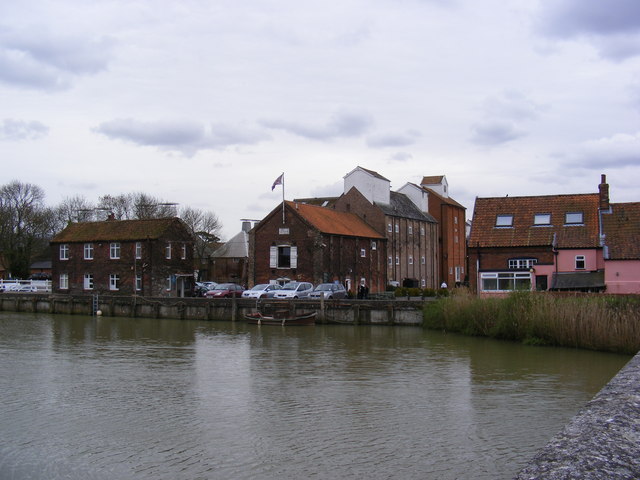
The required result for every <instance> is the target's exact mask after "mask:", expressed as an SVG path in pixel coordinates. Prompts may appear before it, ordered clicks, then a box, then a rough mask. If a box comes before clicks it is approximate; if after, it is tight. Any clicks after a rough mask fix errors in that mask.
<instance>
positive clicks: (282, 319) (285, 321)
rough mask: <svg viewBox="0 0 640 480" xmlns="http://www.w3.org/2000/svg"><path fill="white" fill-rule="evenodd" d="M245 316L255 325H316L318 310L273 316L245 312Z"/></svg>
mask: <svg viewBox="0 0 640 480" xmlns="http://www.w3.org/2000/svg"><path fill="white" fill-rule="evenodd" d="M244 318H245V320H246V321H247V323H252V324H255V325H281V326H286V325H314V324H315V323H316V312H311V313H303V314H301V315H296V316H294V317H290V316H288V315H282V316H271V315H264V314H263V313H261V312H253V313H245V314H244Z"/></svg>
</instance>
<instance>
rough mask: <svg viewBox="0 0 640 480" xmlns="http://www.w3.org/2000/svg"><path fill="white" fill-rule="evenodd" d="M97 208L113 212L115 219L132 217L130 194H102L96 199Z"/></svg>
mask: <svg viewBox="0 0 640 480" xmlns="http://www.w3.org/2000/svg"><path fill="white" fill-rule="evenodd" d="M98 210H104V211H105V212H108V213H110V214H113V216H114V217H115V219H116V220H129V219H131V218H134V215H133V201H132V196H131V195H124V194H120V195H115V196H114V195H103V196H102V197H100V198H99V199H98Z"/></svg>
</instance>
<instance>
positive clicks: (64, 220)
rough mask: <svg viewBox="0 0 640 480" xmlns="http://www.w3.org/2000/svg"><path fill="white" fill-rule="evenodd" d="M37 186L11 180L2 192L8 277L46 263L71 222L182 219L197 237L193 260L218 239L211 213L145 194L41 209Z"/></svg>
mask: <svg viewBox="0 0 640 480" xmlns="http://www.w3.org/2000/svg"><path fill="white" fill-rule="evenodd" d="M44 200H45V192H44V190H43V189H42V188H41V187H39V186H38V185H34V184H31V183H23V182H20V181H17V180H14V181H12V182H10V183H7V184H6V185H2V186H1V187H0V262H2V264H3V267H4V269H5V272H6V276H9V277H11V278H27V277H28V276H29V273H30V266H31V264H32V263H33V262H34V261H36V260H38V259H49V258H50V250H49V242H50V241H51V239H52V238H53V237H54V236H55V235H56V234H57V233H59V232H60V231H62V230H63V229H64V228H65V227H66V226H67V225H68V224H69V223H72V222H91V221H100V220H105V219H106V218H107V216H108V215H113V217H114V218H115V219H116V220H136V219H139V220H142V219H153V218H166V217H174V216H177V217H180V218H181V219H182V220H183V221H184V222H185V224H186V225H187V226H188V227H189V229H190V230H191V233H192V234H193V236H194V238H195V252H194V254H195V256H196V258H202V257H204V256H206V253H207V251H208V250H209V249H211V248H212V247H213V246H215V245H216V244H217V242H218V241H219V240H220V238H219V235H220V231H221V229H222V224H221V223H220V220H219V219H218V217H217V216H216V214H215V213H214V212H211V211H204V210H199V209H196V208H191V207H181V208H178V207H177V205H176V204H173V203H169V202H166V201H163V200H162V199H159V198H156V197H154V196H152V195H148V194H146V193H142V192H137V193H129V194H119V195H103V196H101V197H99V198H98V201H97V202H95V203H93V202H91V201H89V200H87V199H86V198H85V197H83V196H81V195H74V196H71V197H67V198H65V199H64V200H63V201H62V202H61V203H60V204H59V205H56V206H53V207H50V206H47V205H45V203H44Z"/></svg>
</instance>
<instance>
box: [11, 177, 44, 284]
mask: <svg viewBox="0 0 640 480" xmlns="http://www.w3.org/2000/svg"><path fill="white" fill-rule="evenodd" d="M44 197H45V195H44V191H43V190H42V188H40V187H39V186H37V185H33V184H30V183H21V182H19V181H17V180H14V181H12V182H11V183H8V184H6V185H3V186H2V187H0V249H1V250H2V254H3V258H4V264H5V265H4V266H5V269H6V270H8V272H9V274H10V275H11V276H12V277H14V278H26V277H28V276H29V267H30V265H31V263H32V261H33V259H34V258H35V257H36V256H37V255H39V254H41V253H42V252H43V251H44V250H45V249H46V248H48V243H49V240H50V239H51V237H52V235H53V233H54V230H55V228H56V222H55V215H54V213H53V211H52V209H50V208H47V207H45V206H44Z"/></svg>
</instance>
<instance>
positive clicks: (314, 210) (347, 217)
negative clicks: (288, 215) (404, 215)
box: [286, 201, 385, 239]
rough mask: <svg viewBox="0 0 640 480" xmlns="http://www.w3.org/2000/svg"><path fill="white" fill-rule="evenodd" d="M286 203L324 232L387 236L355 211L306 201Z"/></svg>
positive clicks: (356, 235)
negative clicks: (339, 210)
mask: <svg viewBox="0 0 640 480" xmlns="http://www.w3.org/2000/svg"><path fill="white" fill-rule="evenodd" d="M286 204H287V206H288V207H289V208H291V209H292V210H294V211H296V212H297V213H298V215H300V216H301V217H302V218H303V219H304V220H306V221H307V222H308V223H309V224H311V225H312V226H313V227H315V228H317V229H318V230H319V231H320V232H322V233H328V234H332V235H344V236H348V237H365V238H378V239H383V238H385V237H383V236H382V235H380V234H379V233H378V232H376V231H375V230H374V229H373V228H371V227H370V226H369V225H368V224H367V223H365V222H364V220H362V219H361V218H360V217H358V216H357V215H356V214H354V213H345V212H337V211H335V210H333V209H330V208H324V207H318V206H315V205H308V204H306V203H296V202H290V201H287V202H286Z"/></svg>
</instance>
